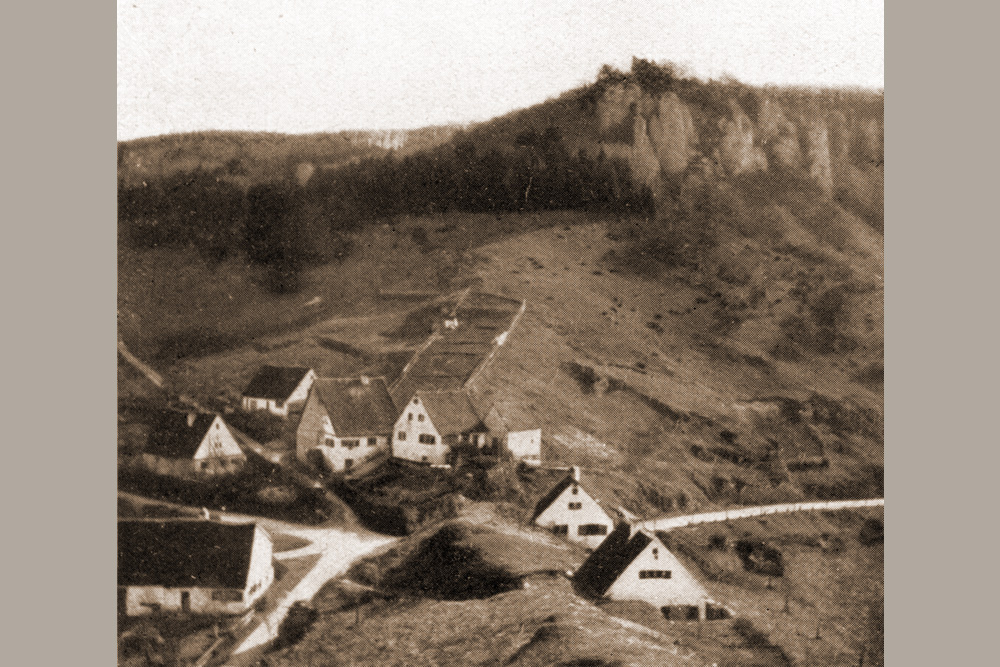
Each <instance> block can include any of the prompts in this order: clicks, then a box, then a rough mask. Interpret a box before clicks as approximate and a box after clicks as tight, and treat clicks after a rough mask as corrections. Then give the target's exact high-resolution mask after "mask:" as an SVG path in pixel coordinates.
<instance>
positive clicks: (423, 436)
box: [417, 433, 437, 445]
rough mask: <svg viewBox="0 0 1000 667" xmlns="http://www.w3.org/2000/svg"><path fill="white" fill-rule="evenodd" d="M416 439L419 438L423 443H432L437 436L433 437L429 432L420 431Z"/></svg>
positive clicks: (435, 440)
mask: <svg viewBox="0 0 1000 667" xmlns="http://www.w3.org/2000/svg"><path fill="white" fill-rule="evenodd" d="M417 440H419V441H420V442H422V443H423V444H425V445H433V444H434V443H435V442H437V438H435V437H434V436H433V435H431V434H430V433H421V434H420V436H419V437H418V438H417Z"/></svg>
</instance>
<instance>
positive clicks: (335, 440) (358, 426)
mask: <svg viewBox="0 0 1000 667" xmlns="http://www.w3.org/2000/svg"><path fill="white" fill-rule="evenodd" d="M395 421H396V406H395V405H394V404H393V402H392V397H390V396H389V390H388V388H387V387H386V384H385V380H384V379H383V378H380V377H376V378H369V377H366V376H361V377H357V378H319V379H317V380H316V381H315V382H314V383H313V386H312V389H311V390H310V392H309V398H308V399H307V400H306V405H305V408H304V409H303V411H302V419H301V420H300V421H299V426H298V428H297V429H296V432H295V452H296V456H297V457H298V459H299V460H300V461H303V462H306V463H311V464H313V465H316V466H318V467H323V468H328V469H330V470H332V471H334V472H342V471H345V470H350V469H351V468H352V467H353V466H355V465H357V464H359V463H361V462H362V461H365V460H367V459H370V458H371V457H373V456H375V455H376V454H379V453H388V452H389V439H390V437H391V435H392V427H393V424H394V423H395Z"/></svg>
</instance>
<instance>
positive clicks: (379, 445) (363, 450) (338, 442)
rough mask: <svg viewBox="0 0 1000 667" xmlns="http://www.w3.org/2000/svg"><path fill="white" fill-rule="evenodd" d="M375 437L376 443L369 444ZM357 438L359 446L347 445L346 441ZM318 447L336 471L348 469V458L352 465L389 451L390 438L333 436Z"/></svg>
mask: <svg viewBox="0 0 1000 667" xmlns="http://www.w3.org/2000/svg"><path fill="white" fill-rule="evenodd" d="M370 438H374V439H375V444H374V445H372V444H369V439H370ZM345 440H348V441H351V440H357V441H358V443H359V444H358V446H357V447H350V448H348V447H345V446H344V441H345ZM316 449H318V450H319V451H320V453H321V454H322V455H323V460H325V461H326V462H327V465H329V466H330V469H331V470H333V471H335V472H342V471H344V470H347V460H348V459H350V461H351V467H355V466H357V465H358V464H360V463H362V462H364V461H367V460H368V459H370V458H371V457H373V456H375V455H376V454H379V453H380V452H385V451H388V449H389V439H388V438H387V437H386V436H384V435H372V436H365V437H363V438H338V437H335V436H331V439H330V440H324V444H321V445H317V446H316Z"/></svg>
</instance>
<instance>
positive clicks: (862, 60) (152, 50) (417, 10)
mask: <svg viewBox="0 0 1000 667" xmlns="http://www.w3.org/2000/svg"><path fill="white" fill-rule="evenodd" d="M883 44H884V18H883V4H882V2H878V1H875V0H661V1H660V2H654V1H651V0H634V1H633V0H621V1H614V2H612V1H609V0H601V1H592V0H534V1H532V2H527V1H523V0H486V1H483V0H452V1H450V2H445V1H442V0H374V1H372V2H362V1H358V0H353V1H350V2H347V1H344V0H326V1H323V0H297V1H292V0H286V1H284V2H282V1H280V0H252V1H247V0H243V1H242V2H233V1H230V0H209V1H206V2H199V1H197V0H131V1H129V0H124V1H123V0H119V2H118V139H119V140H122V139H131V138H135V137H142V136H150V135H155V134H163V133H167V132H186V131H194V130H208V129H218V130H268V131H278V132H292V133H299V132H318V131H336V130H342V129H362V128H364V129H369V128H414V127H422V126H425V125H433V124H441V123H447V122H469V121H477V120H486V119H488V118H491V117H493V116H497V115H500V114H503V113H506V112H507V111H510V110H512V109H517V108H521V107H526V106H530V105H532V104H535V103H538V102H541V101H544V100H545V99H547V98H549V97H552V96H554V95H556V94H558V93H561V92H563V91H565V90H567V89H569V88H572V87H575V86H578V85H580V84H583V83H586V82H588V81H592V80H593V79H594V77H595V76H596V75H597V71H598V69H599V68H600V66H601V65H602V64H604V63H609V64H612V65H615V66H617V67H620V68H622V69H628V67H629V65H630V63H631V59H632V56H633V55H635V56H639V57H643V58H648V59H650V60H655V61H657V62H663V61H667V60H669V61H673V62H676V63H679V64H682V65H684V66H686V67H688V68H689V69H690V70H691V71H692V72H693V73H694V74H695V75H697V76H699V77H703V78H707V77H718V76H720V75H722V74H724V73H728V74H731V75H733V76H735V77H736V78H738V79H740V80H741V81H744V82H746V83H753V84H762V83H786V84H807V85H830V86H851V85H855V86H864V87H871V88H881V87H883V86H884V64H885V56H884V46H883Z"/></svg>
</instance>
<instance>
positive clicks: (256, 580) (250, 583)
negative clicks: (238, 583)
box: [244, 525, 274, 607]
mask: <svg viewBox="0 0 1000 667" xmlns="http://www.w3.org/2000/svg"><path fill="white" fill-rule="evenodd" d="M273 552H274V546H273V543H272V542H271V536H270V535H269V534H268V533H267V531H266V530H264V529H263V528H261V527H260V526H259V525H258V526H257V528H256V530H255V531H254V535H253V552H252V553H251V554H250V565H249V567H248V569H247V583H246V587H245V588H244V593H245V595H244V599H245V602H246V605H247V607H249V606H251V605H253V603H254V602H256V601H257V600H259V599H260V598H261V596H262V595H264V593H266V592H267V589H268V588H270V586H271V584H272V583H273V582H274V561H273Z"/></svg>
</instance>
